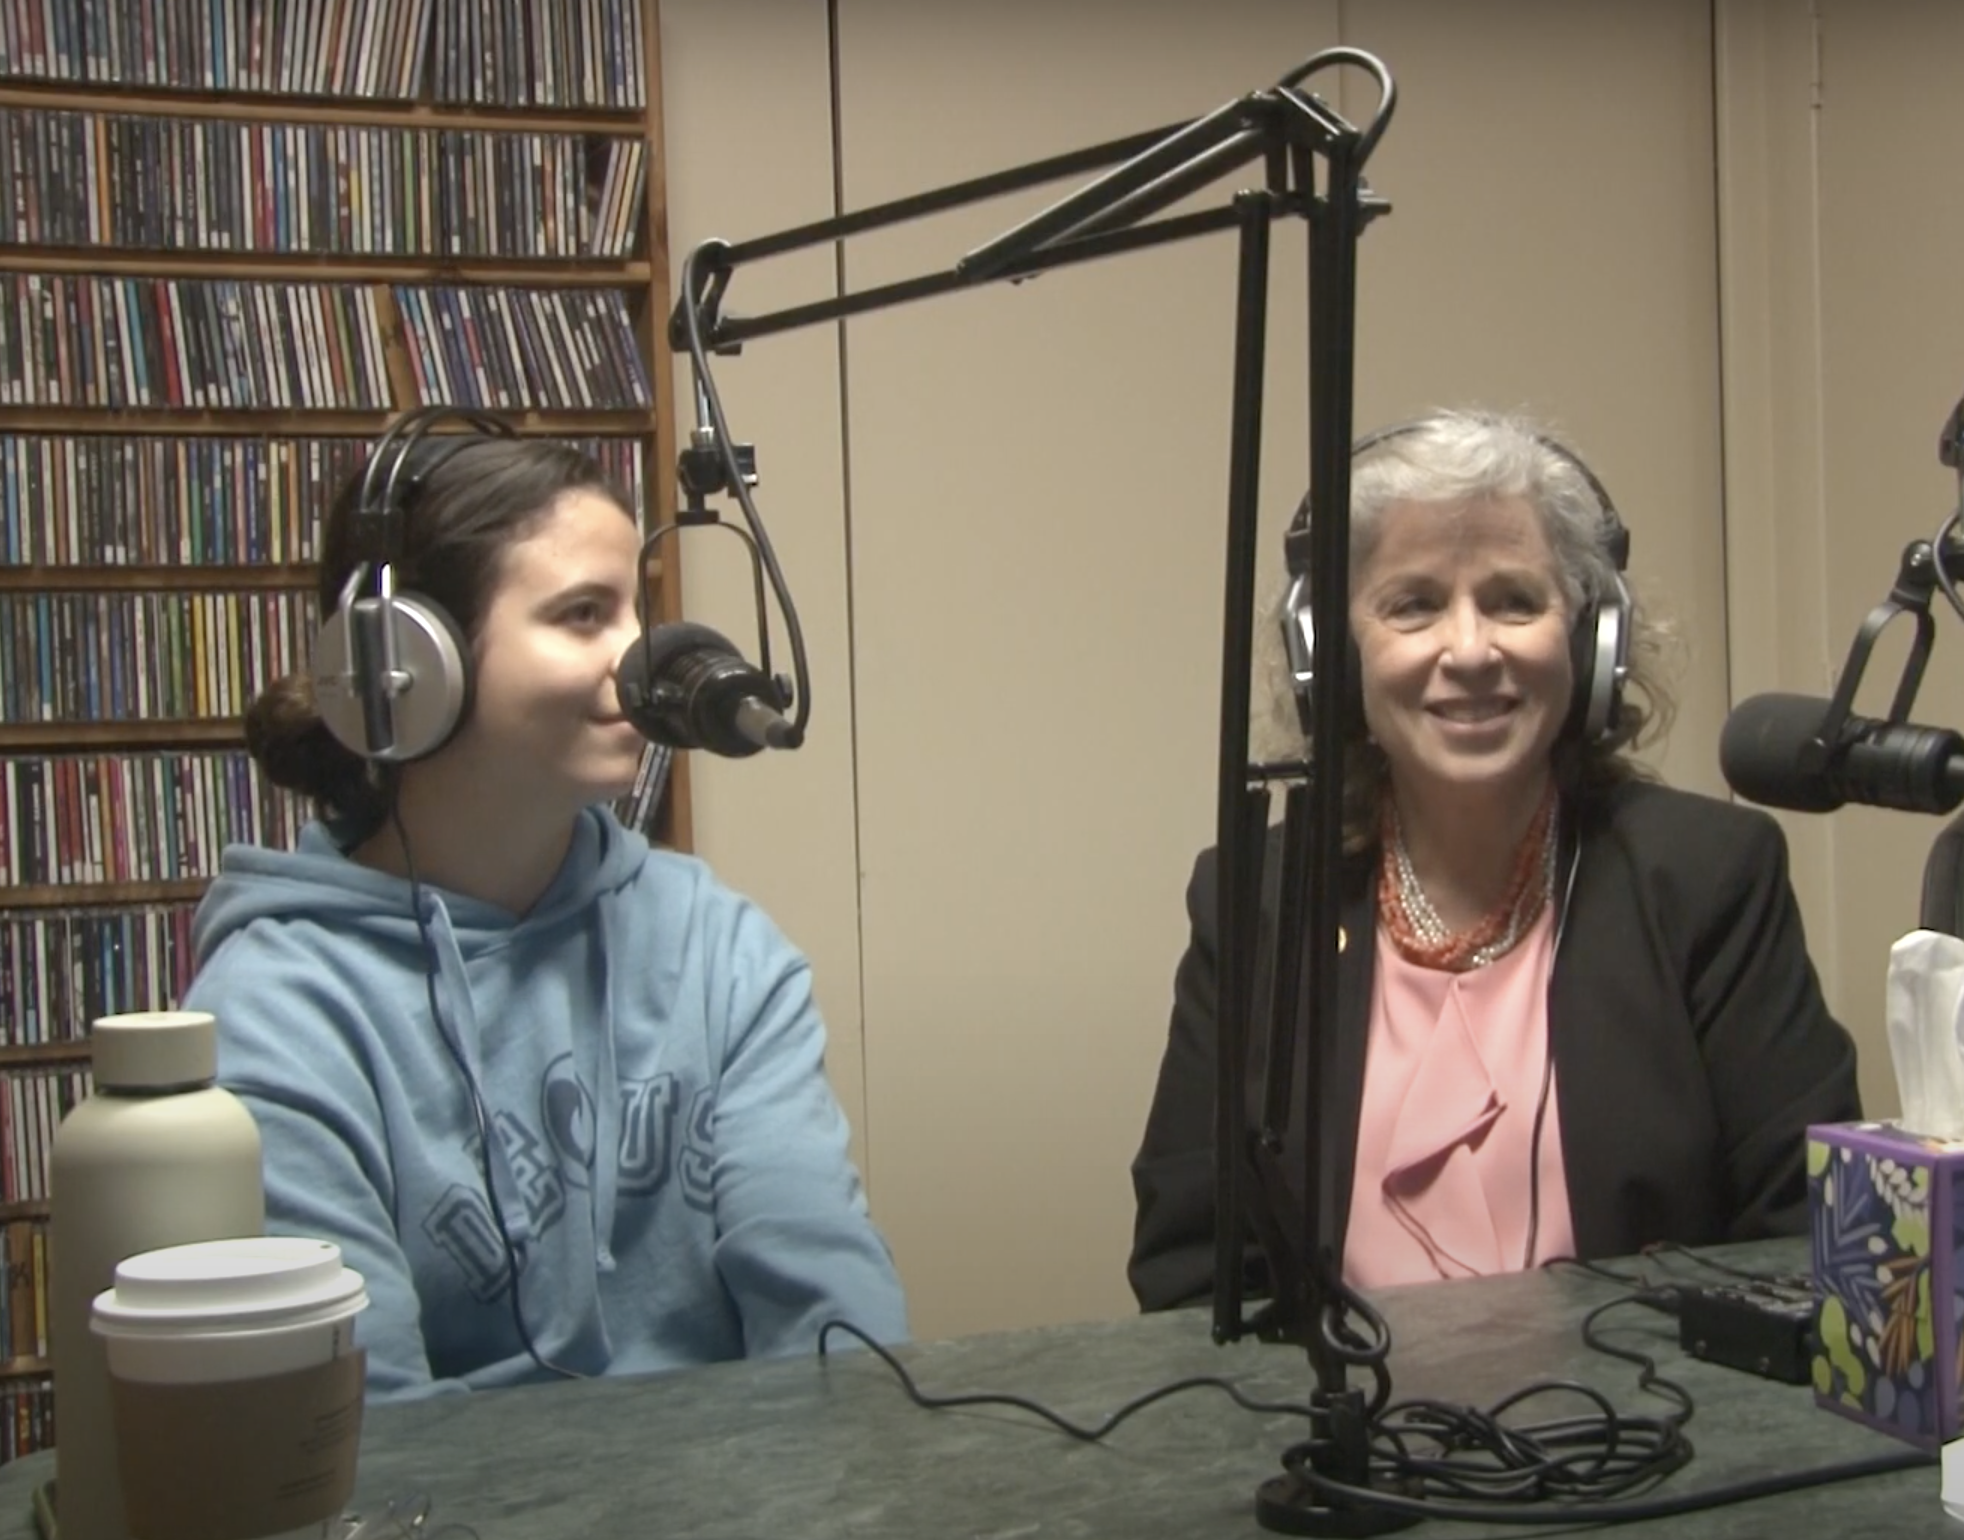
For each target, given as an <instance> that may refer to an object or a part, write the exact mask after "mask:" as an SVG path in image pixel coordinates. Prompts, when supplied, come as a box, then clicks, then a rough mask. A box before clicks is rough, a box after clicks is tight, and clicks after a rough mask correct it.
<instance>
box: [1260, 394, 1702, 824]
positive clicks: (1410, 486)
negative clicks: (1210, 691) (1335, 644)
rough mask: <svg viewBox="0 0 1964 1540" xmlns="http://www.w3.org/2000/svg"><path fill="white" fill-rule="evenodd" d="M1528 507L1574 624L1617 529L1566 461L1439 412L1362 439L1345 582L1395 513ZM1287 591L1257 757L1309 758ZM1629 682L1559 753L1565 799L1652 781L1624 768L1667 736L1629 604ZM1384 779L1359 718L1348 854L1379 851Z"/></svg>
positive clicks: (1492, 422)
mask: <svg viewBox="0 0 1964 1540" xmlns="http://www.w3.org/2000/svg"><path fill="white" fill-rule="evenodd" d="M1512 497H1519V498H1524V499H1525V500H1526V501H1527V503H1528V505H1529V506H1530V507H1532V508H1533V509H1534V511H1535V513H1536V514H1537V516H1539V518H1540V520H1541V528H1542V532H1543V534H1544V535H1545V536H1546V538H1547V541H1548V546H1549V549H1550V550H1551V551H1552V552H1553V554H1554V557H1555V567H1556V573H1557V578H1558V581H1559V582H1560V584H1561V591H1562V600H1563V603H1564V605H1565V607H1566V608H1567V610H1568V613H1569V614H1570V616H1575V615H1577V614H1579V613H1581V612H1582V610H1583V609H1584V608H1585V607H1589V606H1593V605H1594V604H1596V603H1598V602H1599V601H1600V600H1601V599H1602V598H1603V597H1604V596H1605V595H1607V594H1611V593H1613V592H1614V591H1615V588H1616V582H1617V577H1618V569H1617V563H1616V559H1615V556H1614V555H1613V554H1612V539H1613V537H1614V536H1615V534H1616V532H1617V531H1618V529H1619V528H1620V527H1621V526H1620V523H1619V521H1618V519H1617V517H1616V515H1615V514H1614V513H1613V511H1612V510H1611V509H1609V508H1607V507H1606V506H1605V505H1604V500H1603V497H1602V495H1601V492H1600V484H1599V483H1597V482H1596V481H1595V480H1594V479H1593V477H1592V476H1591V475H1590V473H1589V472H1588V471H1587V470H1586V469H1585V468H1584V466H1583V465H1582V463H1581V461H1580V460H1578V459H1577V458H1576V456H1575V455H1574V453H1573V452H1572V451H1569V450H1567V449H1564V448H1563V447H1562V446H1561V445H1560V444H1559V442H1558V441H1557V440H1556V439H1555V438H1554V437H1553V436H1552V435H1551V434H1550V433H1549V432H1548V430H1547V429H1546V428H1544V427H1542V426H1541V425H1540V424H1538V423H1536V422H1533V421H1532V420H1530V419H1528V418H1526V417H1523V416H1518V415H1511V414H1507V413H1501V412H1493V411H1485V410H1477V409H1471V410H1443V411H1436V412H1432V413H1430V414H1428V415H1427V416H1425V417H1422V418H1419V419H1417V420H1416V421H1414V422H1411V423H1408V424H1404V425H1401V426H1399V427H1396V428H1391V429H1387V430H1384V431H1383V432H1381V433H1378V434H1374V435H1371V436H1368V437H1367V438H1366V439H1364V440H1363V441H1362V443H1361V446H1360V448H1359V450H1358V452H1357V454H1356V456H1355V458H1354V459H1353V460H1352V462H1351V468H1350V574H1351V580H1352V582H1353V583H1354V582H1355V581H1356V577H1357V574H1358V573H1359V572H1360V571H1362V570H1363V568H1364V567H1365V566H1366V564H1368V563H1369V561H1370V559H1371V557H1372V555H1373V554H1374V552H1375V551H1376V549H1377V542H1378V539H1379V537H1380V535H1381V533H1382V529H1383V515H1384V512H1385V510H1386V509H1388V508H1390V507H1392V506H1393V505H1394V504H1399V503H1425V504H1439V505H1452V504H1462V503H1466V502H1474V501H1482V500H1485V499H1490V498H1512ZM1286 597H1287V587H1286V585H1285V587H1284V589H1283V591H1282V592H1281V593H1279V594H1278V595H1277V597H1276V600H1275V602H1274V603H1273V604H1272V605H1271V606H1270V607H1269V612H1268V614H1267V615H1266V616H1265V617H1264V618H1263V622H1262V623H1261V624H1258V625H1257V627H1256V631H1255V671H1256V683H1255V699H1256V702H1257V705H1256V711H1257V720H1256V723H1255V739H1256V751H1257V754H1258V757H1261V758H1267V759H1279V758H1301V757H1303V756H1304V755H1306V754H1307V753H1308V747H1309V746H1308V744H1307V743H1306V742H1305V741H1304V738H1303V734H1302V726H1301V722H1300V719H1299V717H1298V715H1297V712H1296V702H1295V692H1294V687H1293V683H1292V681H1291V678H1290V672H1289V664H1288V657H1287V653H1286V650H1285V646H1284V643H1283V622H1284V620H1285V618H1286V616H1285V608H1286ZM1629 628H1630V656H1629V677H1628V679H1627V680H1626V682H1625V684H1624V689H1623V700H1622V708H1621V710H1620V711H1619V712H1618V714H1617V719H1616V722H1615V723H1614V725H1613V726H1612V728H1611V730H1610V731H1609V733H1608V734H1607V735H1606V736H1605V737H1604V738H1603V739H1602V740H1601V741H1598V742H1593V743H1577V742H1574V741H1572V740H1571V739H1570V738H1568V737H1566V736H1565V737H1564V739H1563V740H1562V741H1561V742H1560V743H1558V744H1557V745H1556V748H1555V773H1556V779H1557V783H1558V784H1559V785H1560V786H1561V787H1562V789H1563V790H1564V791H1565V792H1569V793H1582V794H1586V793H1587V792H1588V791H1589V790H1590V789H1592V788H1600V787H1603V786H1606V785H1609V784H1612V783H1614V782H1617V781H1622V780H1628V779H1631V778H1633V777H1641V776H1645V775H1647V774H1648V773H1649V772H1648V771H1647V770H1646V769H1645V768H1644V767H1643V766H1642V765H1640V764H1639V763H1638V762H1637V761H1636V760H1635V759H1633V758H1632V757H1631V756H1632V754H1633V752H1634V751H1635V750H1636V749H1638V748H1640V747H1642V746H1643V745H1644V744H1646V743H1649V742H1652V741H1655V740H1656V739H1658V738H1661V737H1662V736H1663V735H1664V734H1665V732H1667V731H1668V729H1669V725H1670V720H1671V717H1672V715H1673V713H1674V711H1675V702H1674V701H1673V699H1672V697H1671V694H1670V691H1669V688H1668V687H1667V685H1666V683H1665V680H1664V677H1663V674H1664V670H1663V653H1664V648H1665V642H1666V640H1667V637H1668V630H1667V628H1666V627H1664V626H1663V625H1662V624H1660V623H1659V622H1658V621H1656V620H1655V619H1653V618H1652V617H1651V615H1650V614H1649V613H1648V611H1647V610H1646V609H1645V608H1644V606H1643V605H1642V604H1641V603H1639V602H1637V601H1636V598H1635V595H1634V592H1633V594H1632V604H1631V611H1630V617H1629ZM1388 777H1389V770H1388V767H1387V765H1386V763H1385V759H1384V755H1383V753H1382V751H1380V750H1379V749H1378V747H1377V746H1376V745H1375V744H1374V743H1372V742H1371V741H1370V738H1369V735H1368V733H1367V732H1366V730H1365V727H1364V723H1363V713H1362V711H1361V710H1358V711H1351V712H1349V713H1347V714H1346V718H1345V723H1344V799H1343V800H1344V845H1345V848H1346V849H1349V850H1353V851H1354V850H1361V849H1365V848H1367V847H1369V846H1370V845H1371V844H1373V843H1374V842H1375V841H1376V839H1377V831H1378V818H1379V816H1380V813H1381V810H1382V806H1383V798H1384V789H1385V786H1386V784H1387V782H1388Z"/></svg>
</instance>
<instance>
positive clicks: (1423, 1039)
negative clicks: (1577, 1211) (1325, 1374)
mask: <svg viewBox="0 0 1964 1540" xmlns="http://www.w3.org/2000/svg"><path fill="white" fill-rule="evenodd" d="M1553 961H1554V920H1553V917H1552V914H1551V911H1550V910H1549V909H1547V908H1544V909H1543V910H1542V913H1541V918H1540V919H1538V920H1537V921H1535V923H1534V925H1533V926H1532V927H1531V928H1530V929H1529V931H1528V933H1527V935H1526V936H1525V937H1523V938H1522V940H1521V942H1520V944H1519V945H1518V946H1516V947H1515V948H1514V949H1513V950H1512V951H1510V952H1508V953H1507V955H1506V956H1504V957H1501V958H1499V959H1497V960H1496V961H1494V962H1491V963H1488V964H1487V965H1486V966H1485V967H1482V968H1474V969H1472V970H1470V971H1469V972H1466V973H1449V972H1444V971H1442V970H1439V969H1435V968H1425V967H1421V966H1419V965H1418V964H1417V963H1413V962H1407V961H1406V960H1405V958H1404V957H1402V956H1401V955H1400V954H1399V952H1398V949H1397V947H1396V946H1395V945H1393V944H1392V941H1391V939H1390V937H1388V936H1385V935H1383V934H1382V933H1380V934H1379V936H1378V947H1377V979H1376V987H1375V989H1374V990H1373V991H1372V997H1371V1025H1370V1042H1369V1046H1368V1051H1367V1057H1366V1061H1365V1069H1364V1101H1363V1108H1362V1115H1361V1117H1360V1119H1359V1123H1358V1135H1357V1170H1356V1176H1355V1178H1354V1181H1353V1185H1352V1187H1351V1194H1350V1228H1349V1232H1348V1234H1347V1235H1346V1236H1345V1239H1344V1267H1343V1271H1344V1277H1345V1279H1346V1280H1347V1281H1348V1282H1349V1283H1350V1284H1351V1285H1352V1286H1353V1287H1355V1288H1360V1289H1371V1288H1381V1287H1383V1286H1385V1285H1387V1284H1393V1283H1419V1282H1426V1281H1431V1280H1434V1279H1439V1278H1466V1277H1472V1276H1475V1275H1480V1274H1487V1273H1506V1272H1514V1271H1516V1270H1517V1269H1519V1268H1521V1267H1522V1266H1523V1265H1524V1262H1523V1257H1524V1254H1525V1253H1526V1251H1527V1248H1528V1244H1529V1241H1528V1235H1529V1228H1530V1222H1531V1220H1533V1221H1535V1222H1534V1224H1533V1230H1534V1240H1533V1255H1532V1256H1531V1257H1528V1258H1527V1262H1526V1265H1532V1264H1535V1263H1539V1262H1542V1261H1545V1260H1546V1259H1547V1258H1549V1257H1556V1256H1571V1255H1573V1254H1574V1251H1575V1230H1574V1225H1573V1222H1572V1221H1571V1219H1570V1218H1569V1207H1568V1176H1567V1172H1566V1170H1565V1168H1564V1166H1563V1164H1562V1128H1561V1117H1560V1113H1559V1110H1558V1109H1559V1106H1560V1103H1559V1101H1558V1099H1557V1097H1556V1095H1555V1084H1554V1077H1553V1075H1552V1073H1550V1074H1549V1075H1548V1080H1547V1088H1546V1092H1545V1099H1546V1111H1545V1113H1544V1114H1543V1117H1542V1126H1541V1138H1540V1141H1539V1151H1538V1154H1536V1153H1535V1144H1536V1141H1535V1134H1534V1119H1535V1110H1536V1108H1537V1107H1539V1106H1541V1105H1542V1104H1543V1100H1544V1091H1543V1073H1544V1070H1546V1069H1548V1064H1547V1054H1548V974H1549V969H1550V967H1551V965H1552V963H1553ZM1531 1159H1534V1160H1536V1161H1537V1162H1538V1165H1539V1167H1540V1173H1541V1184H1540V1196H1539V1200H1538V1202H1534V1203H1531V1201H1530V1197H1529V1186H1528V1169H1529V1164H1528V1163H1529V1161H1530V1160H1531ZM1535 1210H1538V1215H1537V1214H1536V1213H1535V1212H1534V1211H1535Z"/></svg>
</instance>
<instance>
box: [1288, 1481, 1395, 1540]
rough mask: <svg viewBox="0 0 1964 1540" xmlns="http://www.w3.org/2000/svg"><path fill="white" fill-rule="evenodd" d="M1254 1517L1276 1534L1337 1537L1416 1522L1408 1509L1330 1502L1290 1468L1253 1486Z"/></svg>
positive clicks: (1346, 1538) (1376, 1532) (1390, 1529)
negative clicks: (1392, 1509)
mask: <svg viewBox="0 0 1964 1540" xmlns="http://www.w3.org/2000/svg"><path fill="white" fill-rule="evenodd" d="M1255 1518H1256V1519H1257V1520H1258V1521H1259V1522H1260V1524H1261V1526H1262V1528H1263V1529H1267V1530H1273V1531H1274V1532H1275V1533H1276V1534H1279V1535H1331V1536H1336V1537H1338V1540H1352V1537H1358V1536H1366V1535H1388V1534H1391V1533H1393V1532H1394V1531H1396V1530H1400V1529H1409V1528H1411V1526H1412V1525H1414V1524H1416V1523H1417V1522H1418V1517H1417V1515H1415V1514H1410V1513H1393V1512H1391V1511H1390V1510H1389V1509H1386V1508H1364V1507H1358V1506H1355V1505H1351V1504H1342V1503H1333V1502H1330V1501H1329V1500H1327V1499H1325V1498H1321V1497H1319V1496H1318V1495H1317V1493H1316V1489H1315V1488H1314V1487H1312V1486H1311V1485H1310V1484H1309V1483H1308V1482H1306V1481H1304V1480H1303V1479H1302V1477H1300V1476H1298V1475H1295V1474H1294V1473H1293V1472H1292V1473H1291V1474H1289V1475H1286V1476H1271V1477H1270V1478H1269V1479H1268V1480H1267V1481H1264V1482H1263V1483H1262V1484H1261V1485H1260V1486H1259V1487H1257V1488H1256V1489H1255Z"/></svg>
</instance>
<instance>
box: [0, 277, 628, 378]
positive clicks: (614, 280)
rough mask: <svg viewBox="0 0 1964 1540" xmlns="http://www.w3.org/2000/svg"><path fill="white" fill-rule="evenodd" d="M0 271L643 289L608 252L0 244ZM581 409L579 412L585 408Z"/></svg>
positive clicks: (326, 281)
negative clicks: (400, 253)
mask: <svg viewBox="0 0 1964 1540" xmlns="http://www.w3.org/2000/svg"><path fill="white" fill-rule="evenodd" d="M0 272H20V273H80V274H89V273H99V274H102V275H104V276H106V277H131V278H235V279H239V280H241V281H245V282H251V283H434V284H464V285H479V286H484V285H509V286H510V287H512V288H520V289H626V288H636V289H640V288H645V287H647V284H648V275H649V272H650V268H649V265H648V264H647V263H646V262H643V261H640V260H638V259H637V260H633V261H626V262H623V261H618V260H615V259H613V258H610V257H568V258H567V259H566V260H565V261H564V262H543V261H539V260H537V259H530V260H527V259H517V260H510V261H506V260H501V259H499V258H496V257H431V258H429V259H428V260H427V261H425V260H420V259H413V258H408V257H392V256H368V255H364V254H362V253H358V252H347V253H343V254H339V255H335V256H326V257H323V256H315V255H312V254H309V253H300V252H296V253H292V254H290V255H289V254H286V253H281V252H271V251H202V250H200V251H140V252H122V251H118V252H99V251H91V250H88V249H86V248H77V247H71V246H45V247H30V246H0ZM580 415H582V416H585V415H586V414H585V413H581V414H580Z"/></svg>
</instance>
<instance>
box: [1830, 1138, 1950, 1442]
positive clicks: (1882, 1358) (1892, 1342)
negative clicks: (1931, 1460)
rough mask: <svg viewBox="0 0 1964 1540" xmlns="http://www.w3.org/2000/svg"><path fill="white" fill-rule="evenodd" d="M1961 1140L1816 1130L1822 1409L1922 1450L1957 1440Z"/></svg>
mask: <svg viewBox="0 0 1964 1540" xmlns="http://www.w3.org/2000/svg"><path fill="white" fill-rule="evenodd" d="M1960 1172H1964V1140H1948V1139H1926V1138H1923V1137H1921V1136H1919V1135H1916V1134H1912V1133H1907V1132H1905V1131H1904V1130H1902V1129H1901V1128H1898V1127H1896V1126H1895V1125H1894V1124H1890V1123H1823V1124H1817V1125H1815V1126H1814V1127H1812V1128H1809V1129H1808V1130H1807V1195H1808V1206H1809V1209H1810V1211H1811V1216H1812V1221H1813V1238H1814V1292H1815V1295H1816V1310H1815V1325H1816V1327H1817V1328H1818V1333H1817V1341H1816V1344H1815V1349H1814V1399H1815V1401H1816V1402H1817V1403H1818V1404H1820V1405H1821V1406H1825V1407H1827V1408H1829V1409H1830V1410H1831V1411H1836V1412H1840V1413H1842V1414H1843V1415H1844V1416H1847V1417H1853V1418H1855V1419H1856V1420H1857V1421H1859V1422H1865V1423H1867V1424H1868V1425H1869V1426H1870V1427H1873V1428H1879V1429H1880V1430H1881V1431H1883V1432H1884V1433H1893V1434H1894V1435H1895V1436H1896V1437H1898V1438H1901V1439H1905V1440H1907V1441H1908V1442H1910V1443H1912V1444H1915V1445H1917V1446H1919V1447H1920V1448H1924V1449H1932V1450H1934V1449H1936V1448H1938V1447H1939V1446H1940V1445H1942V1444H1945V1443H1948V1442H1949V1441H1950V1440H1951V1439H1954V1438H1956V1437H1957V1434H1958V1390H1959V1384H1960V1371H1964V1360H1960V1358H1959V1351H1960V1346H1964V1340H1961V1339H1960V1326H1961V1325H1964V1250H1961V1249H1960V1248H1964V1181H1960V1180H1959V1175H1960Z"/></svg>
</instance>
